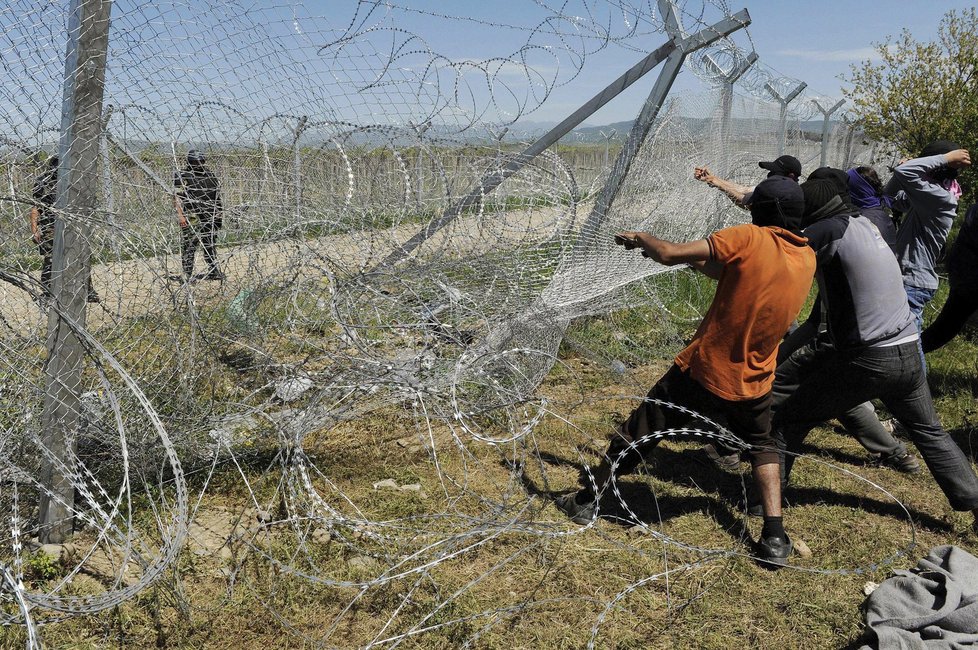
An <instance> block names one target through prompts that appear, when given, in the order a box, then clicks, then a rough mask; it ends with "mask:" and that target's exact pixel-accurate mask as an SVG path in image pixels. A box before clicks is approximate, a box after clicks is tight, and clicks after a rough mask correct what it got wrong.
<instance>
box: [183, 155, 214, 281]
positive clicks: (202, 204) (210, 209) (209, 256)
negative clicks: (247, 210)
mask: <svg viewBox="0 0 978 650" xmlns="http://www.w3.org/2000/svg"><path fill="white" fill-rule="evenodd" d="M206 162H207V161H206V159H205V158H204V154H203V153H201V152H200V151H197V150H196V149H191V150H190V151H189V152H187V167H186V168H185V169H183V170H181V171H178V172H176V173H175V174H174V177H173V185H174V187H175V188H176V191H175V193H174V196H173V206H174V207H175V208H176V211H177V218H178V219H179V222H180V235H181V236H180V261H181V264H182V266H183V275H184V277H185V278H186V279H187V281H188V282H190V281H192V280H195V279H198V278H197V277H195V276H194V257H195V256H196V255H197V247H198V246H199V247H201V248H203V249H204V261H205V262H206V263H207V267H208V271H207V273H206V274H204V275H203V276H202V277H203V279H205V280H223V279H224V277H225V276H224V273H222V272H221V269H219V268H218V266H217V233H218V231H219V230H220V229H221V226H222V225H223V212H224V210H223V206H222V205H221V191H220V188H219V187H218V184H217V176H215V175H214V172H212V171H211V170H210V169H209V168H208V167H207V166H206Z"/></svg>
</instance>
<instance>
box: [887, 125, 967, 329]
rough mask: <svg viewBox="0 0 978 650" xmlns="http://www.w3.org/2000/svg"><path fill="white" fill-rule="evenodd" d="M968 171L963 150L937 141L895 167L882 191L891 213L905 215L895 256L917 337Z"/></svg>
mask: <svg viewBox="0 0 978 650" xmlns="http://www.w3.org/2000/svg"><path fill="white" fill-rule="evenodd" d="M970 165H971V156H970V155H969V153H968V151H967V150H966V149H961V148H960V147H958V145H957V144H955V143H954V142H949V141H947V140H936V141H934V142H931V143H930V144H928V145H927V146H926V147H924V148H923V150H922V151H921V152H920V157H918V158H914V159H913V160H906V161H903V162H901V163H900V164H899V165H897V166H896V167H895V168H894V169H893V176H892V177H891V178H890V180H889V182H888V183H887V184H886V187H884V188H883V193H884V194H886V195H887V196H892V197H893V202H892V204H893V207H894V208H896V209H898V210H900V211H902V212H904V216H903V221H902V223H901V224H900V228H899V229H898V230H897V246H896V255H897V258H898V259H899V260H900V268H901V270H902V271H903V285H904V288H905V289H906V292H907V299H908V300H909V301H910V309H911V311H912V312H913V315H914V319H915V321H916V324H917V331H918V332H919V331H922V330H923V322H924V307H925V306H926V305H927V303H928V302H930V301H931V299H933V297H934V294H935V293H936V292H937V286H938V281H937V260H938V258H939V257H940V255H941V252H942V251H943V249H944V244H946V243H947V236H948V233H949V232H950V231H951V225H952V223H953V222H954V218H955V217H956V216H957V209H958V197H960V196H961V186H960V185H958V182H957V180H955V179H956V178H957V175H958V170H959V169H963V168H965V167H969V166H970Z"/></svg>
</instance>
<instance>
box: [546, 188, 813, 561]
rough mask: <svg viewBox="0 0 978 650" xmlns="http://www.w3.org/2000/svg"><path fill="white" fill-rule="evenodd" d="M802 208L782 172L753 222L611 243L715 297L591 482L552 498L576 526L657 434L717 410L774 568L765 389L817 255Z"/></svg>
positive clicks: (784, 550)
mask: <svg viewBox="0 0 978 650" xmlns="http://www.w3.org/2000/svg"><path fill="white" fill-rule="evenodd" d="M803 209H804V197H803V196H802V192H801V188H799V187H798V184H797V183H796V182H794V181H793V180H789V179H788V178H785V177H784V176H780V175H778V176H773V177H771V178H768V179H767V180H765V181H763V182H762V183H760V184H759V185H758V186H757V187H756V188H754V191H753V193H752V196H751V199H750V211H751V223H749V224H741V225H739V226H733V227H731V228H724V229H723V230H719V231H717V232H715V233H713V234H712V235H710V236H709V237H707V238H706V239H700V240H696V241H692V242H688V243H682V244H677V243H672V242H668V241H665V240H662V239H658V238H656V237H653V236H652V235H650V234H649V233H637V232H626V233H621V234H620V235H618V236H617V237H616V238H615V240H616V242H617V243H619V244H621V245H623V246H625V248H628V249H634V248H640V249H641V250H642V255H643V256H644V257H650V258H652V259H654V260H655V261H656V262H659V263H660V264H665V265H668V266H671V265H674V264H683V263H686V264H689V265H691V266H693V267H694V268H697V269H698V270H700V271H701V272H703V273H704V274H705V275H707V276H708V277H710V278H713V279H715V280H717V289H716V295H715V296H714V298H713V302H712V304H711V305H710V308H709V310H708V311H707V313H706V316H704V317H703V321H702V322H701V323H700V326H699V328H698V329H697V330H696V334H695V336H694V337H693V340H692V341H691V342H690V344H689V345H688V346H687V347H686V349H684V350H683V351H682V352H680V353H679V354H678V355H677V356H676V359H675V362H674V363H673V366H672V367H671V368H670V369H669V371H668V372H667V373H666V374H665V375H664V376H663V377H662V379H660V380H659V381H658V382H657V383H656V384H655V386H653V387H652V389H651V390H650V391H649V395H648V401H645V402H643V403H642V404H641V405H639V406H638V407H637V408H636V409H635V410H634V411H632V413H631V415H630V416H629V417H628V419H627V420H626V421H625V422H624V423H623V424H622V425H621V426H620V427H619V429H618V431H617V432H616V433H615V434H614V436H613V437H612V439H611V443H610V445H609V447H608V451H607V452H606V453H605V456H604V457H603V458H602V460H601V463H600V465H599V466H598V467H597V468H596V469H595V471H594V482H593V484H592V485H585V486H584V488H583V489H581V490H580V491H578V492H574V493H571V494H566V495H563V496H561V497H560V498H558V500H557V504H556V505H557V507H558V508H560V509H561V510H563V511H564V512H565V513H567V514H568V515H570V517H571V519H572V520H573V521H574V522H576V523H582V524H583V523H588V522H590V521H591V520H592V519H593V518H594V516H595V515H596V513H597V510H596V508H597V501H598V497H599V496H600V495H601V494H602V493H603V492H604V491H605V490H606V489H607V488H608V486H609V485H610V484H611V481H612V480H613V479H614V477H615V476H618V475H620V474H625V473H627V472H630V471H632V470H633V469H635V468H636V467H637V466H638V465H639V463H640V462H641V461H642V459H643V457H646V456H648V455H649V454H650V453H651V452H652V450H653V449H654V448H655V447H656V445H657V444H658V442H659V438H658V437H656V435H655V434H656V432H659V431H663V430H666V429H673V428H678V427H681V426H683V425H684V424H685V423H686V422H687V421H688V420H689V419H690V415H689V413H688V412H683V411H680V410H678V409H676V408H671V407H667V406H664V405H661V404H660V403H658V402H657V401H653V400H659V401H663V402H669V403H671V404H677V405H680V406H682V407H684V408H689V409H693V410H696V411H701V412H703V413H704V414H705V415H711V416H712V414H714V413H721V414H723V415H724V416H726V418H727V421H728V422H729V427H730V431H731V432H732V433H733V434H734V435H735V436H737V437H738V438H740V439H741V440H742V441H744V442H745V443H747V444H749V445H750V449H749V454H750V461H751V467H752V470H753V476H754V481H755V483H756V484H757V486H758V488H759V492H760V495H761V502H762V509H763V514H764V528H763V530H762V531H761V539H760V540H759V544H758V555H759V559H760V560H761V562H763V563H765V564H774V565H781V564H784V563H785V559H786V558H787V557H788V555H789V554H790V553H791V549H792V544H791V541H790V540H789V539H788V536H787V535H786V534H785V531H784V525H783V522H782V519H781V472H780V458H779V450H778V447H777V445H776V444H775V442H774V439H773V438H772V437H771V403H772V397H771V387H772V385H773V383H774V370H775V360H776V357H777V353H778V342H779V341H780V340H781V337H782V336H783V335H784V332H785V330H787V329H788V324H789V323H791V321H792V320H793V319H794V318H795V317H796V316H797V315H798V312H799V310H801V307H802V305H803V304H804V302H805V298H806V297H807V296H808V292H809V290H810V289H811V286H812V277H813V275H814V273H815V254H814V253H813V252H812V250H811V248H809V246H808V243H807V240H805V238H804V237H802V236H801V235H799V234H798V229H799V227H800V225H801V216H802V212H803Z"/></svg>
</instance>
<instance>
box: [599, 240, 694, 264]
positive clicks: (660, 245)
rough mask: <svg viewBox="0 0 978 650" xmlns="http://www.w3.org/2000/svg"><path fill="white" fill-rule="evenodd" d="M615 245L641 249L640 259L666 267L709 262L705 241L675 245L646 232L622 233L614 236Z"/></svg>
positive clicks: (628, 248) (629, 248)
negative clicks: (643, 258)
mask: <svg viewBox="0 0 978 650" xmlns="http://www.w3.org/2000/svg"><path fill="white" fill-rule="evenodd" d="M615 243H616V244H618V245H619V246H624V247H625V248H626V249H627V250H633V249H635V248H641V249H642V257H649V258H652V259H653V260H655V261H656V262H658V263H659V264H664V265H666V266H675V265H676V264H691V265H694V266H697V267H699V265H700V263H705V262H708V261H710V245H709V244H708V243H707V241H706V240H705V239H697V240H696V241H691V242H686V243H684V244H677V243H676V242H671V241H668V240H665V239H659V238H658V237H653V236H652V235H650V234H649V233H647V232H622V233H618V234H617V235H615Z"/></svg>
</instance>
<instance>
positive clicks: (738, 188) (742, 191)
mask: <svg viewBox="0 0 978 650" xmlns="http://www.w3.org/2000/svg"><path fill="white" fill-rule="evenodd" d="M757 165H758V167H760V168H761V169H766V170H768V175H767V177H768V178H772V177H774V176H784V177H786V178H790V179H791V180H793V181H795V182H798V179H799V178H801V162H800V161H799V160H798V159H797V158H795V157H794V156H778V157H777V158H775V159H774V160H771V161H761V162H759V163H757ZM693 178H695V179H696V180H698V181H702V182H704V183H706V184H707V185H709V186H710V187H715V188H717V189H718V190H720V191H721V192H723V193H724V194H726V195H727V196H728V197H730V200H731V201H733V202H734V204H735V205H737V206H739V207H741V208H745V209H746V208H747V207H748V203H749V202H750V194H751V192H752V191H753V190H754V188H752V187H748V186H746V185H741V184H740V183H735V182H733V181H731V180H727V179H724V178H720V177H719V176H716V175H715V174H714V173H713V172H711V171H710V169H709V168H708V167H696V168H695V169H694V170H693Z"/></svg>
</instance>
